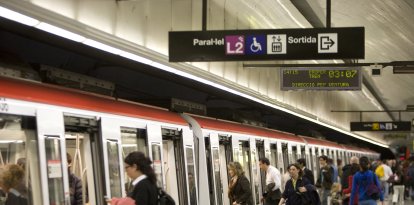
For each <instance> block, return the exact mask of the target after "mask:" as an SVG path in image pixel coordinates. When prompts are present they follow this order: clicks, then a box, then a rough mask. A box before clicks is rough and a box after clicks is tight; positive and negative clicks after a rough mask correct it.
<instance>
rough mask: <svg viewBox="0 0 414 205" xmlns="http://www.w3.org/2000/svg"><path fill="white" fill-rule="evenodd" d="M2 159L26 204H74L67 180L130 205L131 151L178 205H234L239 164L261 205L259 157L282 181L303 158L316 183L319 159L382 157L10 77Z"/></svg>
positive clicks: (100, 200) (0, 123) (3, 93)
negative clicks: (233, 170)
mask: <svg viewBox="0 0 414 205" xmlns="http://www.w3.org/2000/svg"><path fill="white" fill-rule="evenodd" d="M0 150H1V152H0V154H1V155H0V163H1V165H0V166H4V165H5V164H10V163H17V161H18V160H22V159H23V161H25V164H24V165H25V166H24V169H25V180H24V181H25V185H26V186H27V187H28V188H27V189H28V190H29V191H28V193H27V198H28V199H29V202H30V203H29V204H34V205H37V204H50V205H60V204H63V205H67V204H69V200H70V187H69V181H68V174H69V172H73V173H74V174H75V175H77V176H78V177H80V178H81V180H82V185H83V190H82V191H83V198H84V202H85V203H86V202H87V203H88V204H91V205H95V204H106V202H105V198H106V197H109V198H111V197H122V196H125V195H126V189H127V186H126V184H128V183H129V180H130V179H128V177H126V174H125V172H124V163H123V158H124V157H125V156H126V155H127V154H128V153H130V152H132V151H142V152H144V153H146V154H147V155H148V156H149V157H150V158H151V159H152V161H153V168H154V170H155V173H156V175H157V183H158V186H159V187H162V188H163V189H164V190H166V191H167V192H168V193H169V194H170V195H171V196H172V197H173V198H174V200H175V202H176V204H182V205H188V204H191V205H197V204H200V205H221V204H225V205H229V199H228V197H227V190H228V182H229V178H228V173H227V164H228V163H229V162H231V161H238V162H240V163H241V164H242V166H243V169H244V170H245V174H246V177H247V178H248V179H249V181H250V182H251V190H252V195H253V200H254V202H255V204H260V197H261V195H262V192H263V190H264V186H263V184H264V183H263V181H264V176H263V175H264V173H261V172H260V169H259V166H258V160H259V158H261V157H267V158H269V159H270V162H271V164H272V165H274V166H275V167H277V168H279V169H280V171H281V173H284V171H285V170H284V169H285V168H286V166H287V164H289V163H292V162H295V161H296V159H298V158H305V159H306V161H307V164H308V167H310V168H311V169H312V170H313V171H314V174H315V176H317V175H318V169H319V164H318V161H317V157H318V156H320V155H327V156H329V157H330V158H332V159H334V161H335V162H336V159H338V158H340V159H342V160H343V163H349V159H350V157H351V156H354V155H356V156H362V155H364V156H368V157H369V158H372V159H374V158H378V157H379V154H378V153H375V152H373V151H370V150H366V149H361V148H356V147H351V146H347V145H340V144H337V143H334V142H330V141H325V140H321V139H316V138H310V137H306V136H296V135H293V134H289V133H284V132H280V131H277V130H271V129H267V128H261V127H254V126H249V125H244V124H239V123H235V122H229V121H224V120H218V119H212V118H207V117H203V116H196V115H191V114H179V113H174V112H170V111H168V110H166V109H162V108H157V107H152V106H148V105H143V104H138V103H135V102H128V101H124V100H120V99H115V98H112V97H107V96H101V95H97V94H91V93H87V92H84V91H79V90H74V89H69V88H64V87H60V86H55V85H49V84H43V83H39V82H35V81H30V80H24V79H15V78H6V77H0ZM67 153H69V154H70V155H71V156H72V158H73V161H72V165H71V169H70V170H71V171H69V167H68V163H67Z"/></svg>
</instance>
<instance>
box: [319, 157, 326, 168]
mask: <svg viewBox="0 0 414 205" xmlns="http://www.w3.org/2000/svg"><path fill="white" fill-rule="evenodd" d="M327 164H328V157H327V156H325V155H322V156H320V157H319V165H320V167H324V166H326V165H327Z"/></svg>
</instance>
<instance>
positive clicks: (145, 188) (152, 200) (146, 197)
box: [128, 178, 158, 205]
mask: <svg viewBox="0 0 414 205" xmlns="http://www.w3.org/2000/svg"><path fill="white" fill-rule="evenodd" d="M128 197H131V198H132V199H134V200H135V204H136V205H157V204H158V189H157V186H156V185H155V184H153V183H152V182H151V181H150V180H149V179H148V178H145V179H143V180H141V181H140V182H138V184H136V185H135V186H134V190H133V191H132V192H130V193H128Z"/></svg>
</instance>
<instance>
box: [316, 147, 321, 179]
mask: <svg viewBox="0 0 414 205" xmlns="http://www.w3.org/2000/svg"><path fill="white" fill-rule="evenodd" d="M320 156H322V154H321V149H320V147H315V159H316V163H315V165H316V166H315V168H316V173H317V176H319V171H320V166H319V157H320Z"/></svg>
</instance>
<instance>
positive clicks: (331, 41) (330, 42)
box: [324, 39, 335, 48]
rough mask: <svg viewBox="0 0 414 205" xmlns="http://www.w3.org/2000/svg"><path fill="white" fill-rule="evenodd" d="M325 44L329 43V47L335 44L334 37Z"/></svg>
mask: <svg viewBox="0 0 414 205" xmlns="http://www.w3.org/2000/svg"><path fill="white" fill-rule="evenodd" d="M324 44H327V45H328V48H330V47H332V46H333V45H334V44H335V42H334V41H333V40H332V39H329V41H328V42H324Z"/></svg>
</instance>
